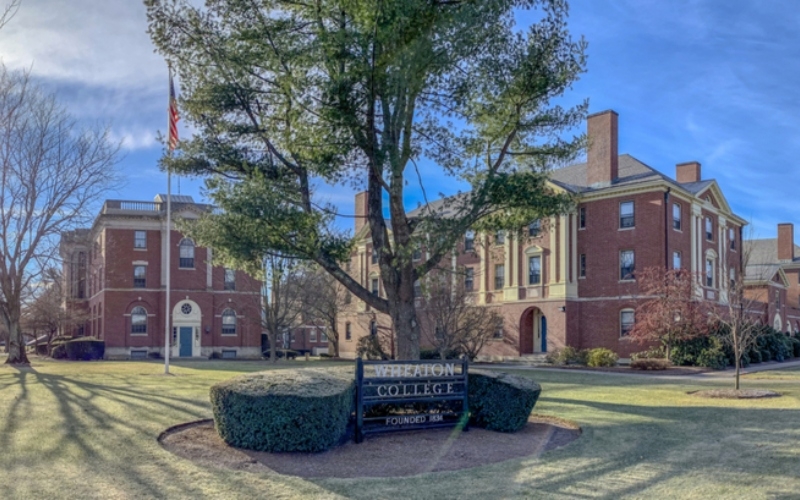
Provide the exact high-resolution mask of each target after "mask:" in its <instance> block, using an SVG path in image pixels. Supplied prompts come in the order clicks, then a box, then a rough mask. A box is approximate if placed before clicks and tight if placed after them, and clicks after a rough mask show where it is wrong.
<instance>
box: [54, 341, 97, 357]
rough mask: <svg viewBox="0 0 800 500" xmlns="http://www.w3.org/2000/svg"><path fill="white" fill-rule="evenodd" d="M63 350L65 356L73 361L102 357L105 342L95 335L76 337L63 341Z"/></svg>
mask: <svg viewBox="0 0 800 500" xmlns="http://www.w3.org/2000/svg"><path fill="white" fill-rule="evenodd" d="M64 350H65V352H66V355H67V358H68V359H71V360H73V361H90V360H93V359H103V355H104V354H105V353H106V343H105V341H102V340H98V339H96V338H95V337H78V338H76V339H72V340H68V341H67V342H65V343H64ZM54 357H55V356H54Z"/></svg>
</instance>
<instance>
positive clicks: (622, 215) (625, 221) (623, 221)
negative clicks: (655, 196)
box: [619, 201, 635, 228]
mask: <svg viewBox="0 0 800 500" xmlns="http://www.w3.org/2000/svg"><path fill="white" fill-rule="evenodd" d="M634 225H635V223H634V217H633V202H632V201H623V202H622V203H620V204H619V227H620V228H626V227H634Z"/></svg>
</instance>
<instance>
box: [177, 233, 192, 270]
mask: <svg viewBox="0 0 800 500" xmlns="http://www.w3.org/2000/svg"><path fill="white" fill-rule="evenodd" d="M178 247H179V248H180V261H179V264H178V267H180V268H182V269H192V268H194V241H192V240H190V239H189V238H184V239H182V240H181V243H180V245H178Z"/></svg>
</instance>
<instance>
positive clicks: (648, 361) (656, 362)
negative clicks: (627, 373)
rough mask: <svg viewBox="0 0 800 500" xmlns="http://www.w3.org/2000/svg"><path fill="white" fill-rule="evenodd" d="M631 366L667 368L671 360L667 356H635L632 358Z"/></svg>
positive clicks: (656, 368)
mask: <svg viewBox="0 0 800 500" xmlns="http://www.w3.org/2000/svg"><path fill="white" fill-rule="evenodd" d="M631 368H632V369H634V370H666V369H667V368H669V361H667V360H666V358H634V359H631Z"/></svg>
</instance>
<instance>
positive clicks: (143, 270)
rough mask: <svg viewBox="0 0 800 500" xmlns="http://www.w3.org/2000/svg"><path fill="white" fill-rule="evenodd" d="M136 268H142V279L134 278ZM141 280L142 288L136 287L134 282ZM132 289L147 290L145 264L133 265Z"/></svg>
mask: <svg viewBox="0 0 800 500" xmlns="http://www.w3.org/2000/svg"><path fill="white" fill-rule="evenodd" d="M138 268H142V272H143V273H144V276H143V277H142V278H137V277H136V270H137V269H138ZM139 279H140V280H142V286H138V285H137V284H136V280H139ZM133 288H147V266H146V265H145V264H134V265H133Z"/></svg>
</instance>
